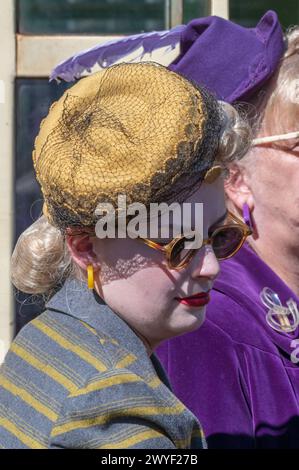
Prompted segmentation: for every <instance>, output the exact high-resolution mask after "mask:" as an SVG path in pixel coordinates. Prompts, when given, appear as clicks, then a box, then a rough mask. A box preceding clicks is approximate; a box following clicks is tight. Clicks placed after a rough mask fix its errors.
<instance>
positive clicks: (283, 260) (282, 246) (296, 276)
mask: <svg viewBox="0 0 299 470" xmlns="http://www.w3.org/2000/svg"><path fill="white" fill-rule="evenodd" d="M248 242H249V245H250V246H251V248H252V249H253V250H254V251H255V252H256V254H257V255H258V256H259V257H260V258H261V259H262V260H263V261H264V262H265V263H266V264H267V265H268V266H269V267H270V268H271V269H272V271H274V272H275V274H277V276H279V277H280V278H281V279H282V280H283V281H284V283H285V284H286V285H287V286H288V287H289V288H290V289H291V290H292V291H293V292H294V294H296V296H297V297H299V244H298V245H297V246H290V245H287V244H286V243H283V242H282V241H281V240H280V241H279V240H274V241H273V240H272V239H271V240H270V239H268V240H267V243H264V242H263V240H262V239H261V238H258V239H256V240H253V239H251V237H250V239H249V240H248Z"/></svg>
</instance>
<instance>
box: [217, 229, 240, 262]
mask: <svg viewBox="0 0 299 470" xmlns="http://www.w3.org/2000/svg"><path fill="white" fill-rule="evenodd" d="M242 241H243V230H242V229H241V228H240V227H237V226H236V227H223V228H221V229H219V230H218V231H216V232H215V234H213V235H212V247H213V250H214V253H215V256H216V258H218V259H219V260H222V259H226V258H229V257H230V256H232V255H233V254H234V253H235V252H236V251H238V249H239V248H240V247H241V246H242Z"/></svg>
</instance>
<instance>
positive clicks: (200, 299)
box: [176, 291, 210, 307]
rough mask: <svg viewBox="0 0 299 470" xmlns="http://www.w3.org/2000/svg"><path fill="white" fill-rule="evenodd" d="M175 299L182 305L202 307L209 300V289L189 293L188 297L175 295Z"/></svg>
mask: <svg viewBox="0 0 299 470" xmlns="http://www.w3.org/2000/svg"><path fill="white" fill-rule="evenodd" d="M176 300H177V301H178V302H180V303H181V304H184V305H189V306H190V307H203V306H204V305H206V304H207V303H208V302H209V300H210V295H209V291H208V292H200V293H198V294H194V295H190V297H176Z"/></svg>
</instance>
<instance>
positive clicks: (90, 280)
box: [87, 264, 94, 289]
mask: <svg viewBox="0 0 299 470" xmlns="http://www.w3.org/2000/svg"><path fill="white" fill-rule="evenodd" d="M87 285H88V289H94V273H93V265H92V264H89V265H88V266H87Z"/></svg>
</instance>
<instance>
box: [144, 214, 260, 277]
mask: <svg viewBox="0 0 299 470" xmlns="http://www.w3.org/2000/svg"><path fill="white" fill-rule="evenodd" d="M226 220H227V222H228V223H226V224H225V225H220V226H219V227H217V228H216V229H215V230H213V231H212V232H211V233H209V238H206V239H204V240H203V242H202V245H201V246H200V247H199V248H196V249H194V248H185V242H188V241H189V242H190V240H188V238H187V237H185V236H180V237H176V238H173V239H172V240H171V242H169V243H167V244H166V245H163V244H161V243H156V242H154V241H153V240H150V239H148V238H141V237H139V238H137V239H136V240H139V241H141V242H143V243H145V244H146V245H147V246H149V247H150V248H153V249H154V250H159V251H161V252H163V253H164V255H165V257H166V261H167V265H168V267H169V268H170V269H177V270H179V269H183V268H185V267H186V266H187V265H188V264H189V263H190V261H191V259H192V258H193V257H194V255H195V254H196V253H197V251H198V250H200V249H201V248H202V247H203V246H205V245H211V246H212V248H213V251H214V253H215V256H216V258H217V259H218V260H224V259H228V258H230V257H231V256H233V255H234V254H236V253H237V251H238V250H239V249H240V248H241V246H242V245H243V243H244V242H245V240H246V238H247V237H248V236H249V235H251V234H252V231H251V230H250V228H249V227H248V226H247V225H246V224H245V223H244V222H242V220H240V219H239V218H238V217H236V216H235V215H234V214H232V213H231V212H228V214H227V219H226Z"/></svg>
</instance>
